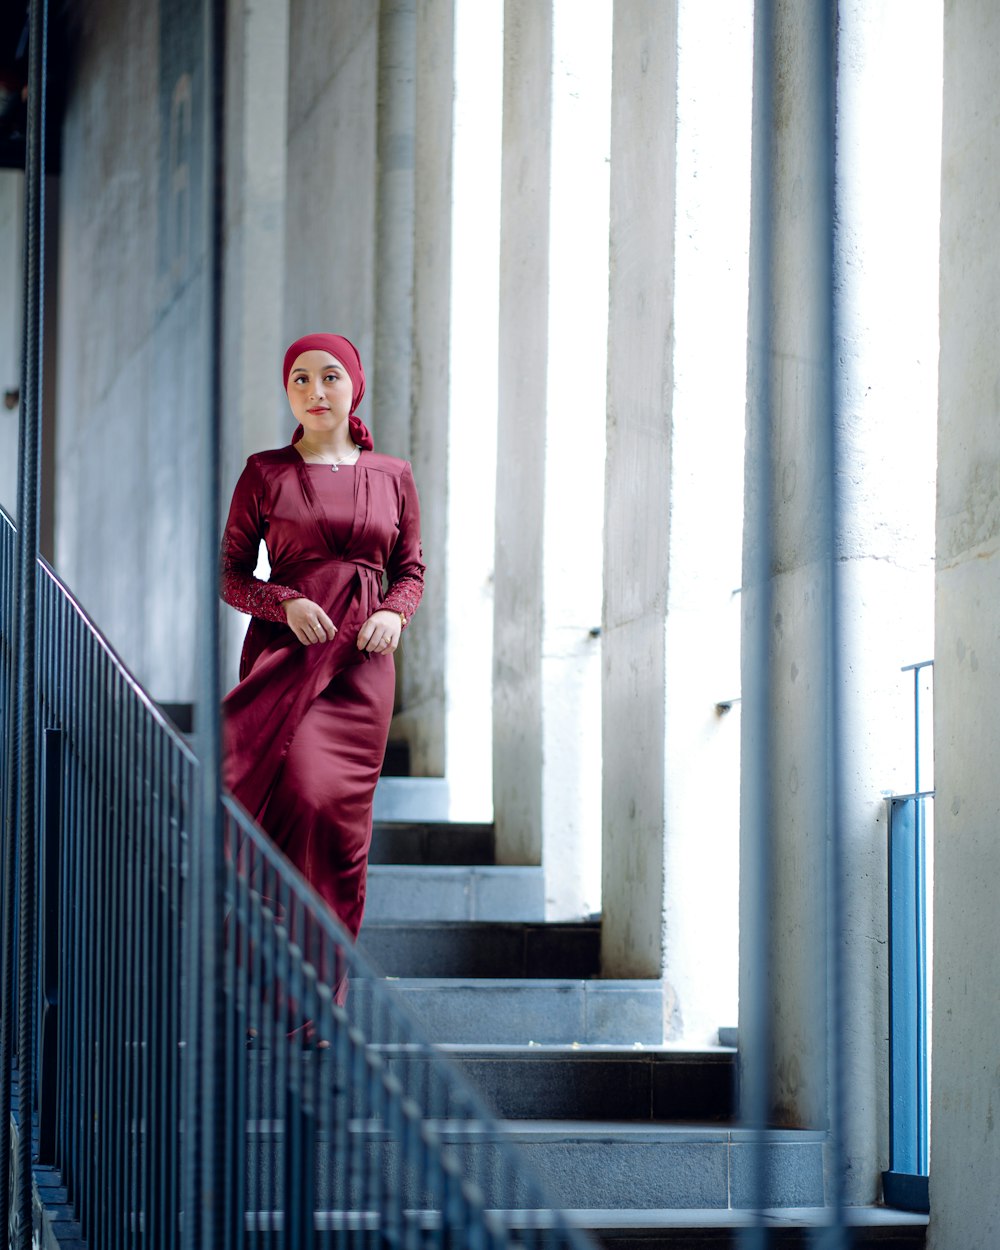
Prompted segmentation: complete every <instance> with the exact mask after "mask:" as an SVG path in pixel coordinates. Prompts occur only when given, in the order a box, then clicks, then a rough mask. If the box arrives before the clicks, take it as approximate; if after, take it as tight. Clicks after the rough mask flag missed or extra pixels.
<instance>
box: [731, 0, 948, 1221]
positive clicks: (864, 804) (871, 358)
mask: <svg viewBox="0 0 1000 1250" xmlns="http://www.w3.org/2000/svg"><path fill="white" fill-rule="evenodd" d="M932 16H933V15H931V14H928V13H927V12H926V11H925V13H924V18H925V20H926V24H925V23H924V22H923V21H921V22H914V21H913V13H912V11H911V10H910V9H906V10H905V12H904V11H903V10H902V8H901V7H900V9H899V10H898V11H897V12H895V13H889V12H887V11H880V12H879V13H878V14H877V15H873V13H872V10H871V6H869V5H865V4H864V3H862V2H860V0H858V2H857V3H855V2H854V0H850V2H845V3H842V4H841V6H840V12H839V14H838V28H839V29H838V72H837V170H836V195H837V223H838V225H837V235H836V245H835V261H834V264H835V288H836V313H837V318H836V330H837V338H836V340H835V343H834V350H833V358H834V361H835V365H834V368H835V369H836V389H837V392H838V395H839V405H838V411H837V413H836V419H837V422H838V425H837V438H838V443H839V447H840V454H841V462H840V466H839V476H840V489H841V496H842V508H843V517H844V521H843V525H842V531H841V533H840V534H839V536H838V549H837V552H836V557H837V560H838V567H839V583H840V588H841V595H840V622H841V630H840V634H839V636H838V637H836V638H833V637H832V636H831V633H830V620H829V617H828V609H829V603H830V593H831V581H830V567H831V566H830V559H829V552H828V550H827V547H826V541H825V534H824V524H823V509H824V504H823V501H824V499H826V498H827V497H828V493H829V482H828V478H827V477H826V476H825V462H824V458H823V456H822V455H821V454H820V452H819V449H820V448H822V445H823V442H824V440H825V438H826V436H827V429H828V426H827V422H828V421H829V408H828V399H827V395H828V390H827V388H828V385H829V384H828V380H827V378H826V376H825V374H824V363H823V362H824V361H825V359H826V347H825V343H824V336H825V335H826V333H827V330H826V328H825V320H826V317H827V316H828V315H829V309H828V307H827V306H826V303H825V296H824V286H823V280H822V264H823V257H824V254H825V250H826V249H827V248H828V240H826V239H825V238H824V237H823V231H822V223H823V211H824V210H823V203H822V200H821V199H820V197H821V196H823V195H824V194H825V188H824V180H823V160H824V159H825V147H824V141H823V137H822V128H821V126H820V124H819V111H818V109H817V107H816V105H817V101H816V98H815V87H814V84H815V83H816V82H817V80H818V68H817V65H816V63H815V55H816V54H815V49H816V48H817V47H819V46H820V45H821V40H820V32H819V30H818V29H817V27H816V22H817V21H818V20H820V9H819V7H815V8H814V7H811V6H802V5H799V4H796V3H794V2H793V0H780V2H779V3H778V4H776V5H775V6H774V49H775V58H776V59H775V65H774V84H775V89H776V95H775V98H774V112H773V120H774V126H773V131H772V133H770V134H764V133H760V132H759V131H755V133H754V144H755V145H758V144H769V145H770V150H771V158H772V169H773V181H772V185H771V192H770V194H771V202H770V228H771V238H772V248H773V260H772V267H771V274H770V281H771V301H770V305H771V306H770V318H769V320H770V339H768V338H767V329H768V326H767V322H768V317H767V312H768V310H767V309H762V308H761V306H760V303H759V302H757V303H755V301H754V299H753V294H754V293H753V292H752V293H751V308H756V309H757V310H758V311H757V315H756V316H753V317H752V318H751V323H750V354H751V362H752V363H751V374H750V386H749V401H748V430H747V458H748V464H747V501H748V509H747V530H746V539H747V548H746V551H745V559H746V569H747V573H746V578H747V581H746V584H745V585H744V593H743V601H744V631H745V644H746V645H745V650H744V664H745V665H746V664H750V663H753V656H754V650H753V647H752V646H751V645H749V643H750V639H751V638H752V637H753V636H754V631H755V630H758V629H760V630H763V631H765V635H766V643H767V646H768V649H769V654H770V666H769V680H770V686H769V689H768V690H767V691H766V692H765V693H764V695H763V697H764V699H765V700H766V704H767V715H766V721H767V723H768V725H769V726H770V743H769V747H770V751H769V754H768V755H766V756H763V757H762V754H761V752H760V744H759V743H758V742H756V741H755V740H754V739H753V738H752V736H751V735H750V733H749V730H745V733H744V741H743V769H744V777H745V778H746V779H748V780H750V781H751V782H752V781H753V779H754V778H755V777H761V776H763V777H764V778H765V781H764V784H765V785H766V786H767V787H768V794H767V804H768V807H769V813H770V816H769V821H768V822H767V824H768V828H767V833H768V834H769V836H770V841H771V850H770V865H771V875H770V897H769V904H768V922H769V928H770V944H769V952H770V953H769V962H770V987H769V998H768V1000H767V1003H768V1007H769V1013H770V1020H771V1033H772V1037H771V1047H770V1052H769V1054H768V1056H767V1059H766V1065H767V1066H769V1070H770V1075H771V1084H772V1088H771V1093H772V1101H771V1109H770V1114H771V1119H772V1121H773V1122H774V1123H775V1124H777V1125H782V1126H801V1127H813V1128H824V1127H826V1126H827V1124H828V1117H829V1111H830V1109H829V1107H828V1089H829V1084H828V1082H829V1074H828V1066H827V1065H828V1050H829V1040H830V1038H831V1036H833V1033H834V1030H835V1026H838V1025H839V1026H840V1027H841V1029H842V1034H841V1036H842V1041H843V1048H844V1049H843V1054H842V1059H843V1071H844V1077H845V1095H846V1099H847V1104H848V1108H847V1109H848V1123H847V1129H846V1138H845V1140H844V1142H843V1145H844V1149H845V1153H846V1162H847V1167H848V1172H847V1185H848V1198H849V1200H850V1201H852V1202H871V1201H874V1200H875V1198H876V1196H877V1191H878V1179H879V1173H880V1171H881V1170H882V1169H883V1168H884V1167H886V1166H887V1158H886V1146H887V1141H886V1124H887V1120H888V1089H887V1080H886V1062H887V1054H886V1033H887V1007H886V961H885V954H886V899H887V883H886V849H885V825H884V804H883V803H882V801H881V792H882V791H883V790H884V789H886V788H888V787H889V786H890V785H892V784H893V783H894V781H895V780H896V778H897V777H898V776H899V771H900V770H899V762H900V755H901V754H902V755H903V758H904V759H905V756H906V739H905V731H904V726H905V725H906V724H907V723H908V722H907V702H906V701H907V697H908V693H909V691H908V687H907V684H906V682H905V681H904V680H903V679H902V675H901V674H900V672H899V669H900V667H901V666H902V665H903V664H906V663H908V662H913V661H915V660H918V659H920V658H922V656H923V654H924V653H925V648H926V647H927V646H928V645H929V637H930V628H929V626H930V612H929V602H930V601H929V593H928V592H929V588H930V547H931V536H930V529H929V520H930V516H931V515H932V499H933V439H932V426H933V411H932V405H931V403H930V402H929V399H928V396H930V395H932V394H933V386H932V385H929V383H932V382H933V359H934V338H935V334H934V330H935V326H934V267H933V255H934V229H933V222H934V204H933V202H934V186H935V168H936V151H935V138H934V136H935V121H934V116H935V109H934V97H933V94H932V93H931V92H929V91H928V88H927V82H928V81H929V80H930V81H933V79H934V55H933V53H934V39H933V21H932V20H931V18H932ZM903 42H905V43H906V44H907V46H908V49H909V52H908V56H907V57H906V58H900V57H899V56H898V47H899V46H900V44H901V43H903ZM758 85H759V84H758ZM903 119H905V127H904V126H903V125H902V124H901V123H902V121H903ZM756 176H757V173H756V170H755V177H756ZM761 191H762V187H761V186H760V185H759V184H758V183H755V185H754V189H753V193H754V201H753V209H752V212H753V225H752V243H751V251H752V254H759V252H758V249H759V248H760V246H761V237H762V234H763V232H764V231H765V229H766V227H767V224H768V223H767V222H766V221H765V220H764V219H763V205H764V204H765V203H766V201H764V200H763V199H761V198H759V197H760V192H761ZM928 201H929V202H928ZM915 205H918V206H919V207H916V208H915V207H914V206H915ZM753 273H754V270H753V269H751V274H752V275H753ZM751 280H752V281H753V278H752V279H751ZM765 350H769V352H770V358H769V369H770V375H771V382H772V385H771V393H770V397H768V396H767V395H764V394H762V393H760V388H759V386H758V378H759V374H758V369H759V367H760V363H761V360H762V353H763V352H764V351H765ZM901 397H905V398H902V399H901ZM768 419H769V421H770V437H769V440H768V437H767V431H768ZM894 457H895V458H896V459H897V461H898V465H899V468H898V472H896V473H893V472H889V473H887V466H890V465H892V463H893V458H894ZM762 463H764V464H766V465H767V470H768V471H767V474H766V475H765V478H764V480H769V482H770V494H769V495H768V496H764V497H762V496H761V494H760V482H761V480H762V479H761V477H760V473H759V470H760V466H761V464H762ZM762 510H766V511H765V516H766V518H767V520H768V523H769V525H770V532H771V541H772V544H773V547H772V551H771V568H772V576H771V578H770V596H771V603H770V614H769V618H768V619H767V620H766V621H762V620H760V619H759V614H760V611H761V608H760V605H761V602H762V600H761V589H762V588H761V587H760V586H759V585H757V584H755V583H754V582H753V580H752V577H753V574H752V570H753V569H754V567H755V565H754V554H755V552H754V543H755V538H756V534H757V533H758V525H759V523H760V521H761V511H762ZM831 660H833V661H834V662H835V671H836V672H837V673H838V675H839V681H840V685H839V688H838V690H837V692H836V694H837V698H838V716H839V721H838V724H837V726H835V727H834V730H833V731H834V732H837V733H839V741H840V749H841V767H840V778H839V782H840V785H839V789H838V793H837V795H836V801H837V814H838V819H839V827H838V829H837V830H836V832H837V834H838V835H839V837H840V840H841V846H842V856H843V869H844V873H845V879H844V881H843V883H842V885H843V892H844V899H845V905H844V914H843V916H842V917H841V919H842V921H843V928H842V929H841V930H840V931H838V932H831V931H830V929H829V917H828V916H827V914H826V905H825V904H826V897H827V885H828V839H829V838H830V836H831V834H832V832H833V831H832V830H831V828H830V811H831V801H832V798H833V792H832V788H831V787H832V786H833V784H834V781H835V779H834V777H833V775H832V774H831V772H830V769H829V754H828V752H829V748H830V734H831V729H830V726H829V725H828V721H827V718H828V716H829V715H830V710H831V706H832V704H831V699H832V695H833V692H832V690H831V688H830V682H829V673H830V671H831V669H830V665H831ZM754 676H755V674H754V672H753V671H750V670H746V671H745V672H744V686H743V689H744V698H745V699H747V698H748V697H750V695H751V692H752V691H753V690H754V688H755V684H754V681H753V678H754ZM743 710H744V718H745V719H744V726H750V725H752V724H754V723H755V721H756V718H755V717H752V716H751V714H750V708H749V706H748V705H747V704H746V703H745V705H744V709H743ZM762 759H764V760H766V763H765V765H764V767H765V768H766V771H765V772H763V773H761V772H760V769H761V764H762ZM751 792H752V787H751V786H750V785H747V786H745V796H749V795H750V794H751ZM747 801H748V799H747V798H745V803H746V802H747ZM744 814H745V815H746V814H747V810H746V807H745V811H744ZM746 832H747V833H749V826H748V828H747V830H746ZM754 853H755V847H754V845H753V844H752V843H750V842H749V841H748V840H745V842H744V847H743V857H744V858H743V865H742V870H741V872H742V876H743V882H744V884H743V889H742V898H741V906H742V915H741V933H743V934H747V933H749V932H751V931H752V928H753V925H752V923H751V917H752V906H753V900H752V896H751V894H750V892H749V890H748V888H747V883H749V882H750V881H751V880H752V872H751V870H750V869H751V864H752V857H753V855H754ZM833 943H836V944H837V947H838V949H839V951H840V954H841V957H842V959H843V961H844V971H845V977H846V998H845V1000H844V1001H841V1002H837V1001H835V1000H834V999H833V997H832V995H831V993H830V990H829V987H828V985H827V977H826V973H827V960H828V956H829V951H830V949H831V946H832V944H833ZM765 962H766V961H764V960H763V959H762V958H761V952H760V951H759V950H757V949H754V948H753V947H751V946H748V945H744V948H743V949H742V951H741V976H740V1002H741V1023H743V1022H744V1021H745V1018H746V1017H745V1013H746V1010H747V1005H748V1004H750V1003H751V1002H752V1001H753V1000H754V999H755V997H757V996H759V995H760V994H761V993H763V992H765V991H764V988H763V983H762V980H761V977H762V972H763V965H764V963H765ZM751 1046H752V1041H751V1038H750V1037H749V1036H748V1035H746V1034H744V1035H743V1036H742V1037H741V1047H742V1049H743V1059H744V1063H745V1064H751V1065H752V1063H753V1061H754V1060H755V1059H756V1060H757V1061H759V1060H760V1057H759V1056H754V1055H752V1054H751V1053H750V1048H751ZM751 1070H752V1068H751Z"/></svg>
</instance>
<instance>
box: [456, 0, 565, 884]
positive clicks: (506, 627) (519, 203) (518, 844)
mask: <svg viewBox="0 0 1000 1250" xmlns="http://www.w3.org/2000/svg"><path fill="white" fill-rule="evenodd" d="M551 83H552V7H551V4H550V3H548V2H545V3H538V2H537V0H507V3H506V6H505V9H504V85H503V92H504V102H503V173H502V184H501V207H500V334H499V341H500V350H499V358H500V376H499V430H498V438H497V495H496V500H497V504H496V568H495V607H494V618H493V619H494V625H493V646H494V658H493V677H494V681H493V804H494V811H495V820H496V836H497V854H498V858H499V859H500V861H501V862H506V863H524V864H532V863H533V864H537V863H540V862H541V839H542V659H541V656H542V582H543V561H542V550H543V548H542V532H543V521H544V501H545V411H546V392H547V376H548V350H547V338H548V335H547V328H548V298H549V291H548V248H549V158H550V144H551V138H550V119H551V104H552V95H551ZM473 419H474V418H473Z"/></svg>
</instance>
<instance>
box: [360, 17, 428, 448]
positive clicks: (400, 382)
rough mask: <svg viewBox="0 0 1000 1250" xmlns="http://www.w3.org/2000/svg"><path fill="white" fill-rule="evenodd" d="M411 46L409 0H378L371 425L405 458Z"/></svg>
mask: <svg viewBox="0 0 1000 1250" xmlns="http://www.w3.org/2000/svg"><path fill="white" fill-rule="evenodd" d="M416 49H417V44H416V0H381V3H380V4H379V18H378V113H377V117H378V121H377V127H376V142H377V149H376V155H377V171H378V173H377V182H376V202H375V220H376V227H375V229H376V237H375V351H374V355H373V358H372V366H371V388H370V394H371V413H372V432H373V434H374V436H375V438H376V439H377V440H378V447H379V450H381V451H385V452H388V453H389V455H393V456H403V457H405V458H406V459H409V457H410V450H411V443H410V405H411V376H412V359H413V251H414V200H413V195H414V185H413V154H414V144H415V123H416Z"/></svg>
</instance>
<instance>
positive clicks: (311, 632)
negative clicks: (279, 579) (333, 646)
mask: <svg viewBox="0 0 1000 1250" xmlns="http://www.w3.org/2000/svg"><path fill="white" fill-rule="evenodd" d="M281 606H282V607H283V608H284V610H285V619H286V620H287V621H288V628H289V629H290V630H291V631H292V633H293V634H294V635H295V637H296V638H298V640H299V642H301V643H302V644H303V646H306V647H308V646H309V644H310V643H312V642H333V639H334V636H335V635H336V633H337V627H336V625H334V623H333V621H331V620H330V618H329V617H328V616H327V614H326V613H325V612H324V611H323V609H322V608H321V607H320V606H319V604H318V603H313V601H312V600H311V599H286V600H285V602H284V603H283V604H282V605H281Z"/></svg>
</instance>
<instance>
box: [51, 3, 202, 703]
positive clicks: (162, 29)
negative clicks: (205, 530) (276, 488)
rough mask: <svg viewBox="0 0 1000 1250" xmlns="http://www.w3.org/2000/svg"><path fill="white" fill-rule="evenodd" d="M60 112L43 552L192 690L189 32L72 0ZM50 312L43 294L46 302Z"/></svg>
mask: <svg viewBox="0 0 1000 1250" xmlns="http://www.w3.org/2000/svg"><path fill="white" fill-rule="evenodd" d="M84 8H85V13H83V14H82V16H81V20H80V22H79V29H78V36H79V37H78V38H77V39H76V40H75V42H74V45H73V57H74V67H73V73H72V75H71V87H70V90H69V93H68V98H67V103H66V112H65V117H64V123H63V145H62V160H63V164H62V178H61V219H60V230H59V235H60V248H59V251H60V274H59V299H58V317H59V328H60V336H59V349H58V378H59V395H58V402H59V410H60V412H61V413H63V414H64V415H63V419H62V420H61V421H59V423H58V431H57V433H58V438H57V458H58V467H57V488H58V490H57V493H58V500H59V512H58V524H57V532H56V563H57V567H58V569H59V571H60V573H61V574H62V575H63V576H64V577H65V578H66V580H67V581H68V582H69V584H70V585H71V586H72V587H73V590H74V593H76V594H77V595H78V596H79V598H80V599H81V601H82V602H83V604H84V605H85V606H86V607H87V609H88V611H90V612H91V613H92V614H93V616H94V618H95V620H96V621H97V623H98V625H100V627H101V628H102V629H104V630H105V631H106V632H107V634H108V636H109V637H110V639H111V641H112V642H113V643H114V645H115V648H116V649H117V650H118V652H119V653H120V654H121V655H122V657H123V658H124V660H125V662H126V663H127V664H128V665H129V666H130V667H131V668H132V670H133V671H134V672H135V673H136V675H137V676H138V677H139V679H140V680H141V681H143V682H144V684H146V685H147V687H148V688H149V689H150V690H151V691H152V692H153V694H154V695H155V696H156V697H158V698H161V699H164V700H169V701H179V702H186V701H189V700H190V699H191V698H192V697H193V694H194V689H193V682H194V637H195V616H194V614H193V613H192V611H191V605H192V603H194V602H195V599H196V593H197V592H196V587H195V584H194V577H195V568H196V565H195V559H194V557H195V551H196V549H197V535H198V533H199V528H200V527H201V526H203V525H205V524H212V525H214V524H215V518H211V519H210V520H208V519H206V518H204V517H203V516H202V515H201V513H200V504H199V499H198V489H199V488H198V485H197V483H198V480H199V464H200V463H201V460H202V448H203V443H202V427H203V420H202V417H203V411H204V398H203V397H204V393H205V391H204V377H205V374H204V370H205V368H206V362H205V360H204V343H205V337H206V336H205V327H204V298H203V297H204V282H203V278H204V272H203V265H202V262H203V257H204V238H205V234H204V221H203V213H202V209H203V195H202V191H203V181H202V179H203V160H202V158H203V152H204V148H203V145H202V142H201V135H202V121H203V118H204V112H203V95H204V69H205V67H204V60H203V53H204V49H203V46H202V44H201V41H200V26H199V24H198V22H197V21H195V20H192V19H191V13H190V11H189V8H188V7H185V6H184V5H182V4H180V3H178V0H171V2H170V3H167V0H163V3H162V4H160V5H158V6H156V5H143V6H135V5H129V4H125V3H121V0H87V3H86V5H85V6H84ZM54 314H55V308H54V307H53V308H51V309H50V310H49V315H54Z"/></svg>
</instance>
